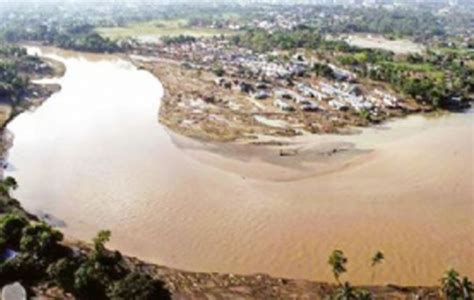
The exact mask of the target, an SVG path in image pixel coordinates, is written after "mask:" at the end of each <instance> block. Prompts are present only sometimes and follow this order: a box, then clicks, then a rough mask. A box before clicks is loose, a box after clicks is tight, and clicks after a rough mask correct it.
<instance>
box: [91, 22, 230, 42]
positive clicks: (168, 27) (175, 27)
mask: <svg viewBox="0 0 474 300" xmlns="http://www.w3.org/2000/svg"><path fill="white" fill-rule="evenodd" d="M96 30H97V32H98V33H100V34H101V35H103V36H106V37H109V38H112V39H122V38H127V37H133V38H137V39H140V40H144V41H156V40H157V39H158V38H159V37H162V36H177V35H181V34H182V35H192V36H196V37H202V36H213V35H221V34H224V35H230V34H235V33H237V31H231V30H227V29H217V28H216V29H214V28H198V27H187V26H186V20H185V19H172V20H155V21H149V22H141V23H134V24H131V25H128V26H126V27H101V28H97V29H96Z"/></svg>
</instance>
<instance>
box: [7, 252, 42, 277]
mask: <svg viewBox="0 0 474 300" xmlns="http://www.w3.org/2000/svg"><path fill="white" fill-rule="evenodd" d="M45 268H46V265H45V264H44V262H43V261H41V260H38V259H36V258H35V257H33V256H31V255H28V254H21V255H19V256H17V257H15V258H14V259H11V260H9V261H7V262H4V263H2V264H0V285H4V284H7V283H10V282H14V281H19V280H21V281H23V282H33V281H37V280H40V279H41V278H43V277H44V270H45Z"/></svg>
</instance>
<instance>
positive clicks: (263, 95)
mask: <svg viewBox="0 0 474 300" xmlns="http://www.w3.org/2000/svg"><path fill="white" fill-rule="evenodd" d="M268 97H270V94H269V93H267V92H265V91H258V92H256V93H255V94H254V95H253V98H254V99H256V100H263V99H267V98H268Z"/></svg>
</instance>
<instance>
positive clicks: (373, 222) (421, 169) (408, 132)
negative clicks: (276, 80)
mask: <svg viewBox="0 0 474 300" xmlns="http://www.w3.org/2000/svg"><path fill="white" fill-rule="evenodd" d="M43 51H46V52H47V53H46V54H47V55H48V56H50V57H53V58H56V59H59V60H61V61H63V62H64V63H65V65H66V67H67V71H66V74H65V76H64V77H63V78H61V79H59V80H58V81H59V83H60V84H61V86H62V90H61V91H60V92H59V93H57V94H55V95H53V96H52V97H51V98H50V99H48V100H47V101H46V102H45V103H44V104H43V105H42V106H41V107H39V108H38V109H37V110H36V111H34V112H31V113H24V114H22V115H20V116H19V117H18V118H17V119H16V120H14V121H13V122H12V123H11V124H10V125H9V127H8V128H9V130H10V131H11V132H12V133H13V134H14V136H15V140H14V145H13V147H12V148H11V150H10V154H9V161H10V164H11V166H10V168H9V171H8V175H11V176H14V177H16V178H17V180H18V181H19V184H20V188H19V189H18V190H17V191H16V192H15V196H16V197H17V198H18V199H20V200H21V203H22V204H23V205H24V206H25V208H27V209H28V210H30V211H32V212H36V213H43V214H45V213H47V214H48V216H49V218H50V219H52V220H56V222H57V223H58V224H61V225H63V227H62V228H61V229H62V230H63V231H64V232H65V233H66V234H67V235H68V236H70V237H73V238H78V239H90V238H91V237H92V236H94V234H95V233H96V232H97V231H98V230H100V229H110V230H111V231H112V241H111V244H110V246H111V247H113V248H117V249H119V250H121V251H122V252H124V253H126V254H129V255H133V256H138V257H140V258H142V259H145V260H148V261H151V262H156V263H159V264H164V265H167V266H171V267H177V268H182V269H186V270H195V271H219V272H234V273H270V274H272V275H276V276H285V277H292V278H307V279H314V280H319V281H323V280H331V273H330V269H329V267H328V266H327V257H328V255H329V254H330V252H331V251H332V250H333V249H336V248H339V249H343V250H344V251H345V253H346V254H347V256H348V257H349V266H348V267H349V272H348V274H347V276H346V277H345V278H346V279H349V280H351V281H353V282H355V283H370V282H371V274H372V270H370V267H369V265H370V262H369V260H370V257H371V255H372V254H373V252H375V251H376V250H381V251H383V252H384V253H385V256H386V262H385V263H384V264H383V265H381V266H380V267H379V269H378V270H377V276H376V278H375V281H374V283H387V282H395V283H400V284H436V283H437V282H438V281H437V280H438V279H439V277H440V276H441V274H442V272H443V271H444V270H445V269H447V268H449V267H455V268H456V269H458V270H459V271H460V272H461V273H463V274H466V275H469V276H471V277H474V264H473V262H474V252H473V250H472V249H474V221H473V220H474V218H473V214H474V186H473V184H474V183H473V178H474V127H473V126H474V121H473V114H472V112H470V113H466V114H455V115H446V116H442V117H437V118H433V119H426V118H424V117H410V118H407V119H403V120H399V121H396V122H391V123H388V124H386V125H384V126H383V127H381V128H374V129H367V130H364V133H362V134H360V135H354V136H323V137H317V136H313V137H308V136H305V137H302V138H299V139H296V141H297V142H298V143H301V144H302V145H305V146H302V147H310V146H306V145H311V144H313V143H332V142H344V143H353V144H355V145H356V146H357V148H361V149H365V150H370V151H362V152H361V153H359V154H357V155H355V156H354V157H352V156H350V157H352V158H349V156H348V157H344V160H345V161H346V163H344V164H341V162H340V161H336V162H334V161H331V160H327V161H326V160H324V159H323V160H321V159H320V160H318V161H317V162H311V161H309V162H308V161H304V162H301V164H299V165H298V167H291V166H288V164H279V163H278V160H279V159H283V158H278V155H274V156H273V157H272V158H271V159H262V157H264V156H262V154H261V153H260V154H258V155H255V153H257V152H258V153H259V151H260V150H255V151H247V150H243V151H240V152H239V153H240V154H239V155H237V156H234V155H232V154H231V152H230V151H227V150H226V151H219V147H220V146H219V145H217V146H216V145H212V147H209V145H207V144H203V143H199V142H196V141H192V140H189V139H186V138H182V137H179V136H176V135H174V134H171V133H170V132H168V131H167V130H166V128H164V127H163V126H162V125H160V124H159V123H158V109H159V104H160V97H161V95H162V93H163V91H162V87H161V84H160V82H159V81H158V80H157V79H156V78H155V77H154V76H153V75H151V74H150V73H148V72H146V71H143V70H137V69H136V68H135V67H134V66H133V65H132V64H130V63H129V62H127V61H124V60H122V59H119V58H116V57H112V56H94V55H84V54H74V53H69V52H61V51H58V50H43ZM226 147H231V146H222V148H226ZM209 148H212V149H213V150H212V151H210V150H208V149H209ZM216 149H218V150H216ZM269 151H270V150H269ZM269 153H273V152H271V151H270V152H269ZM268 155H269V156H271V154H268ZM346 159H347V160H346ZM332 164H334V166H335V167H334V168H333V169H332V171H331V172H327V170H331V166H332ZM321 170H324V172H322V171H321ZM320 171H321V172H320Z"/></svg>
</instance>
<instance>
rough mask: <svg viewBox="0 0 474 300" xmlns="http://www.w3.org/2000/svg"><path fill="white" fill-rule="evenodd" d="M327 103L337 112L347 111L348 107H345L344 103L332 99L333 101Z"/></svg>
mask: <svg viewBox="0 0 474 300" xmlns="http://www.w3.org/2000/svg"><path fill="white" fill-rule="evenodd" d="M328 103H329V105H330V106H331V107H332V108H334V109H337V110H340V111H347V110H349V106H347V104H346V103H344V102H342V101H340V100H336V99H333V100H331V101H329V102H328Z"/></svg>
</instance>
